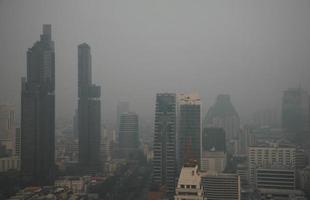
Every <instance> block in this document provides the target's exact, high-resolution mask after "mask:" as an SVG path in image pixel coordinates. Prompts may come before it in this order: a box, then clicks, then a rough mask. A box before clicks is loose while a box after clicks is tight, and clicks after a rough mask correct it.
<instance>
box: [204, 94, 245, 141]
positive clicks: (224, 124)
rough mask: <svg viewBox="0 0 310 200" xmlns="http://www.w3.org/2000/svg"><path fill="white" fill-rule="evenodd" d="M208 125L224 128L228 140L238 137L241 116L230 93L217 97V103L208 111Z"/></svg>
mask: <svg viewBox="0 0 310 200" xmlns="http://www.w3.org/2000/svg"><path fill="white" fill-rule="evenodd" d="M206 126H207V127H218V128H223V129H224V130H225V133H226V140H227V141H231V140H232V139H236V138H237V137H238V133H239V130H240V118H239V115H238V113H237V111H236V110H235V108H234V106H233V104H232V103H231V101H230V96H229V95H219V96H218V97H217V99H216V102H215V104H214V105H213V106H212V107H211V108H210V109H209V111H208V113H207V116H206Z"/></svg>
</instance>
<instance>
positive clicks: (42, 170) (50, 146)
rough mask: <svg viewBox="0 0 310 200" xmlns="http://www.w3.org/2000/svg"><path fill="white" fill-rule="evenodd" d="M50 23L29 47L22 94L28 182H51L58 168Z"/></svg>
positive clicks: (24, 168) (24, 164)
mask: <svg viewBox="0 0 310 200" xmlns="http://www.w3.org/2000/svg"><path fill="white" fill-rule="evenodd" d="M51 36H52V34H51V25H43V34H42V35H41V39H40V41H37V42H36V43H35V44H34V45H33V46H32V47H31V48H30V49H28V51H27V78H23V79H22V94H21V171H22V175H23V177H24V180H25V181H26V182H27V183H32V184H38V185H50V184H53V182H54V175H55V172H54V169H55V163H54V160H55V153H54V152H55V51H54V42H53V41H52V39H51V38H52V37H51Z"/></svg>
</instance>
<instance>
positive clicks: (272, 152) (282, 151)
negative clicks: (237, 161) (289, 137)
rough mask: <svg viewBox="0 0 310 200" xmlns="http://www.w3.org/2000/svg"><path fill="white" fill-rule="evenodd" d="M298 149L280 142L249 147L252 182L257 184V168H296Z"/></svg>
mask: <svg viewBox="0 0 310 200" xmlns="http://www.w3.org/2000/svg"><path fill="white" fill-rule="evenodd" d="M295 155H296V149H295V148H294V147H288V146H280V145H278V144H273V145H266V146H260V147H259V146H257V147H249V154H248V160H249V177H250V183H251V184H253V185H256V176H257V170H258V169H260V168H263V169H266V168H269V169H270V168H274V166H282V167H287V168H290V169H295Z"/></svg>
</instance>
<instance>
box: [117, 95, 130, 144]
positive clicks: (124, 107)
mask: <svg viewBox="0 0 310 200" xmlns="http://www.w3.org/2000/svg"><path fill="white" fill-rule="evenodd" d="M116 109H117V110H116V141H118V142H119V127H120V116H121V114H122V113H126V112H129V102H127V101H120V102H118V103H117V108H116Z"/></svg>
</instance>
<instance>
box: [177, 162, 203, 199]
mask: <svg viewBox="0 0 310 200" xmlns="http://www.w3.org/2000/svg"><path fill="white" fill-rule="evenodd" d="M174 199H175V200H203V187H202V184H201V177H200V174H199V172H198V166H197V165H184V167H183V168H182V170H181V174H180V177H179V181H178V185H177V188H176V195H175V197H174Z"/></svg>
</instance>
